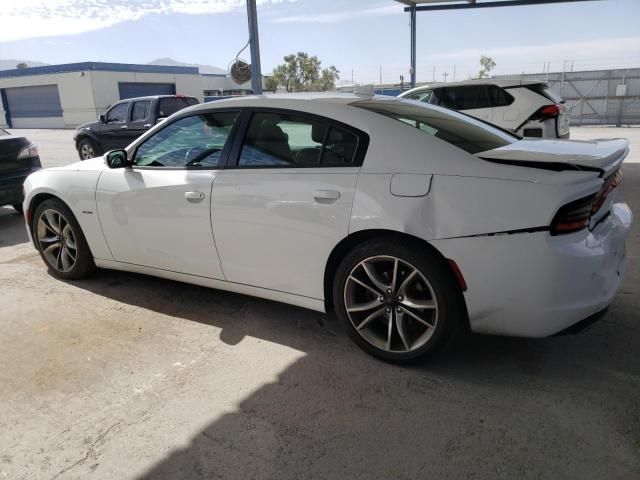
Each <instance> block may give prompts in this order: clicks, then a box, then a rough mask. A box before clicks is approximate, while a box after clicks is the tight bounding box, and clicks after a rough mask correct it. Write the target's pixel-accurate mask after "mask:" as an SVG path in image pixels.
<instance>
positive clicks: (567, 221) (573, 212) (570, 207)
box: [551, 170, 622, 235]
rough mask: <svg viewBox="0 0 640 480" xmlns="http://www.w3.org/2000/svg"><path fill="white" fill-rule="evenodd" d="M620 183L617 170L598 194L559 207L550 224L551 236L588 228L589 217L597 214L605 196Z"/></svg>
mask: <svg viewBox="0 0 640 480" xmlns="http://www.w3.org/2000/svg"><path fill="white" fill-rule="evenodd" d="M621 181H622V173H621V172H620V171H619V170H618V171H617V172H615V173H614V174H612V175H609V177H607V178H606V179H605V181H604V184H603V185H602V188H601V189H600V191H599V192H598V193H594V194H593V195H589V196H588V197H584V198H581V199H579V200H575V201H573V202H571V203H567V204H566V205H565V206H563V207H561V208H560V210H558V213H556V216H555V217H553V221H552V222H551V235H562V234H563V233H573V232H577V231H579V230H582V229H583V228H587V227H588V226H589V222H590V221H591V217H592V216H593V215H595V214H596V213H598V211H599V210H600V208H601V207H602V205H604V202H605V200H606V199H607V196H608V195H609V194H610V193H611V191H612V190H613V189H614V188H616V187H617V186H618V185H619V184H620V182H621Z"/></svg>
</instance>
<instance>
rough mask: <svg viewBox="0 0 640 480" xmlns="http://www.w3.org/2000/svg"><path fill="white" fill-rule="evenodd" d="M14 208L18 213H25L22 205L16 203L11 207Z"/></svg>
mask: <svg viewBox="0 0 640 480" xmlns="http://www.w3.org/2000/svg"><path fill="white" fill-rule="evenodd" d="M11 206H12V207H13V209H14V210H15V211H16V212H18V213H24V212H23V209H22V204H21V203H14V204H13V205H11Z"/></svg>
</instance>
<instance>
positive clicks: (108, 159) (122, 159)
mask: <svg viewBox="0 0 640 480" xmlns="http://www.w3.org/2000/svg"><path fill="white" fill-rule="evenodd" d="M105 163H106V164H107V167H109V168H125V167H128V166H129V160H128V159H127V151H126V150H111V151H110V152H107V154H106V155H105Z"/></svg>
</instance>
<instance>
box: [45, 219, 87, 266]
mask: <svg viewBox="0 0 640 480" xmlns="http://www.w3.org/2000/svg"><path fill="white" fill-rule="evenodd" d="M36 235H37V240H38V243H39V245H40V249H41V250H42V254H43V255H44V258H45V260H46V261H47V263H48V264H49V265H50V266H51V267H52V268H55V269H56V270H58V271H59V272H68V271H69V270H71V269H72V268H73V267H74V265H75V264H76V258H77V256H78V247H77V243H76V236H75V234H74V233H73V228H72V227H71V225H70V224H69V221H68V220H67V219H66V218H65V217H64V216H63V215H62V214H61V213H60V212H58V211H57V210H54V209H47V210H45V211H43V212H42V214H41V215H40V217H39V218H38V225H37V229H36Z"/></svg>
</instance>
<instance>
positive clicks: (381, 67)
mask: <svg viewBox="0 0 640 480" xmlns="http://www.w3.org/2000/svg"><path fill="white" fill-rule="evenodd" d="M380 85H382V65H380Z"/></svg>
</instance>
